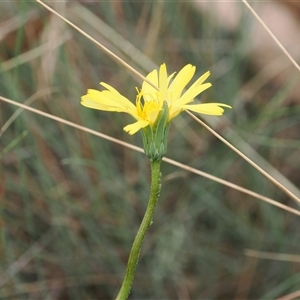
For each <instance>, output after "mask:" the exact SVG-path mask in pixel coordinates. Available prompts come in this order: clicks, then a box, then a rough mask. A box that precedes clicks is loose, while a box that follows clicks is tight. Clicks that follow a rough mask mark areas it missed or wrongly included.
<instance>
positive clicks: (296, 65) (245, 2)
mask: <svg viewBox="0 0 300 300" xmlns="http://www.w3.org/2000/svg"><path fill="white" fill-rule="evenodd" d="M242 1H243V3H244V4H245V5H246V6H247V8H248V9H249V10H250V12H251V13H252V14H253V15H254V17H255V18H256V19H257V21H258V22H259V23H260V24H261V25H262V26H263V27H264V28H265V30H266V31H267V32H268V34H269V35H270V36H271V37H272V39H273V40H274V41H275V43H276V44H277V45H278V47H279V48H280V49H281V50H282V51H283V53H284V54H285V55H286V56H287V58H288V59H289V60H290V61H291V62H292V64H293V65H294V66H295V67H296V68H297V70H298V71H299V72H300V66H299V65H298V63H297V62H296V61H295V60H294V58H293V57H292V56H291V55H290V54H289V52H288V51H287V50H286V49H285V47H284V46H283V45H282V44H281V43H280V41H279V40H278V39H277V37H276V36H275V35H274V33H273V32H272V31H271V30H270V29H269V28H268V26H267V25H266V23H265V22H264V21H263V20H262V19H261V18H260V17H259V15H258V14H257V13H256V12H255V10H254V9H253V8H252V7H251V6H250V5H249V3H248V2H247V1H246V0H242Z"/></svg>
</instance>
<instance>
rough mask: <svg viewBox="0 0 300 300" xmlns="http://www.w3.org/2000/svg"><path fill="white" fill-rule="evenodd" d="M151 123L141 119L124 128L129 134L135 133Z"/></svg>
mask: <svg viewBox="0 0 300 300" xmlns="http://www.w3.org/2000/svg"><path fill="white" fill-rule="evenodd" d="M148 125H149V122H147V121H144V120H139V121H137V122H135V123H132V124H129V125H127V126H125V127H124V128H123V129H124V130H125V131H126V132H128V133H129V134H135V133H136V132H138V131H139V130H140V129H142V128H144V127H146V126H148Z"/></svg>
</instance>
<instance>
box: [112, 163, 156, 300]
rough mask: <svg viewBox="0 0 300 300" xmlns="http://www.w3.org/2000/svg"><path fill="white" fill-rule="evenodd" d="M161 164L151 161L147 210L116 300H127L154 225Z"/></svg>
mask: <svg viewBox="0 0 300 300" xmlns="http://www.w3.org/2000/svg"><path fill="white" fill-rule="evenodd" d="M160 164H161V160H155V161H151V189H150V197H149V201H148V205H147V209H146V212H145V215H144V218H143V221H142V223H141V225H140V228H139V230H138V232H137V234H136V236H135V239H134V242H133V245H132V248H131V251H130V255H129V259H128V263H127V269H126V273H125V276H124V279H123V283H122V286H121V288H120V290H119V293H118V295H117V297H116V300H126V299H127V298H128V296H129V293H130V290H131V286H132V283H133V279H134V273H135V269H136V267H137V264H138V260H139V256H140V252H141V247H142V242H143V240H144V237H145V234H146V232H147V230H148V228H149V227H150V226H151V225H152V222H153V221H152V220H153V214H154V209H155V206H156V203H157V200H158V197H159V193H160V189H161V180H160V179H161V173H160Z"/></svg>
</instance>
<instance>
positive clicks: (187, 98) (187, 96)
mask: <svg viewBox="0 0 300 300" xmlns="http://www.w3.org/2000/svg"><path fill="white" fill-rule="evenodd" d="M209 87H211V83H204V84H201V85H199V86H194V87H192V86H191V87H190V88H189V89H188V90H187V91H186V92H185V93H184V94H183V96H182V97H181V98H180V99H179V100H177V101H174V103H173V108H174V109H178V108H180V107H182V106H183V105H186V104H187V103H189V102H191V101H193V100H194V98H195V97H196V96H198V95H199V94H200V93H202V92H203V91H205V90H206V89H208V88H209Z"/></svg>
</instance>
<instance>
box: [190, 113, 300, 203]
mask: <svg viewBox="0 0 300 300" xmlns="http://www.w3.org/2000/svg"><path fill="white" fill-rule="evenodd" d="M187 114H188V115H190V116H191V117H192V118H193V119H194V120H195V121H196V122H198V123H199V124H201V125H202V126H203V127H205V128H206V129H207V130H208V131H210V132H211V133H212V134H213V135H214V136H215V137H217V138H218V139H219V140H220V141H222V142H223V143H224V144H225V145H227V146H228V147H229V148H230V149H232V150H233V151H234V152H236V153H237V154H238V155H239V156H241V157H242V158H243V159H244V160H246V161H247V162H248V163H249V164H250V165H252V166H253V167H254V168H255V169H256V170H257V171H259V172H260V173H261V174H263V175H264V176H265V177H266V178H268V179H269V180H270V181H271V182H273V183H274V184H275V185H276V186H278V187H279V188H280V189H281V190H282V191H283V192H284V193H286V194H287V195H289V196H290V197H291V198H292V199H294V200H295V201H296V202H298V203H299V204H300V199H299V198H298V197H297V196H296V195H295V194H293V193H292V192H291V191H289V190H288V189H287V188H286V187H285V186H283V185H282V184H281V183H280V182H278V181H277V180H276V179H275V178H273V177H272V176H271V175H270V174H269V173H267V172H266V171H265V170H263V169H262V168H261V167H259V166H258V165H257V164H256V163H255V162H253V161H252V160H251V159H250V158H248V157H247V156H246V155H245V154H243V153H242V152H241V151H239V150H238V149H237V148H235V147H234V146H233V145H232V144H230V143H229V142H228V141H227V140H225V139H224V138H223V137H222V136H221V135H219V134H218V133H217V132H216V131H214V130H213V129H212V128H211V127H209V126H208V125H206V124H205V123H204V122H202V121H201V120H200V119H199V118H197V117H196V116H195V115H193V114H192V113H191V112H189V111H187Z"/></svg>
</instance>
